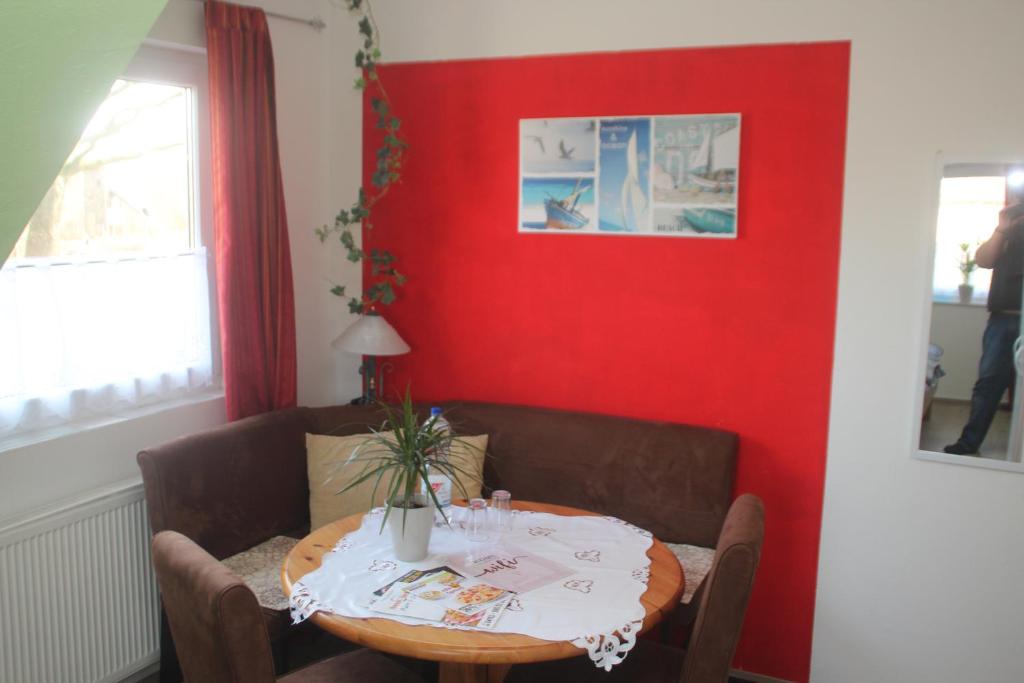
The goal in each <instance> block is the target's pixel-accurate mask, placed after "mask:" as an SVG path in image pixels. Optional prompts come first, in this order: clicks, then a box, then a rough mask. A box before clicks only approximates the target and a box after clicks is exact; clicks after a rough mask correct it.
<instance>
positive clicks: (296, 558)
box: [281, 501, 685, 683]
mask: <svg viewBox="0 0 1024 683" xmlns="http://www.w3.org/2000/svg"><path fill="white" fill-rule="evenodd" d="M513 507H515V508H517V509H520V510H533V511H535V512H549V513H552V514H556V515H566V516H577V515H593V514H594V513H592V512H587V511H585V510H578V509H576V508H571V507H565V506H562V505H550V504H546V503H529V502H520V501H517V502H515V503H514V504H513ZM362 518H363V515H361V514H358V515H352V516H350V517H346V518H344V519H340V520H338V521H336V522H332V523H331V524H328V525H327V526H324V527H321V528H319V529H317V530H316V531H314V532H313V533H311V534H310V535H309V536H306V537H305V538H304V539H302V540H301V541H299V543H298V545H296V546H295V547H294V548H293V549H292V551H291V552H290V553H288V557H286V558H285V561H284V565H283V566H282V568H281V585H282V586H283V587H284V592H285V594H286V595H291V590H292V584H293V583H295V582H296V581H298V580H299V579H301V578H302V577H303V576H305V575H306V574H308V573H309V572H311V571H313V570H314V569H317V568H318V567H319V566H320V560H321V558H322V557H323V555H324V554H325V553H327V552H328V551H329V550H330V549H331V548H333V547H334V545H335V543H337V542H338V540H339V539H340V538H341V537H342V536H344V535H345V534H348V533H350V532H352V531H355V530H356V529H358V528H359V525H360V522H361V521H362ZM653 540H654V543H653V545H652V546H651V548H650V549H649V550H648V551H647V555H648V556H649V557H650V558H651V575H650V580H649V582H648V584H647V591H646V592H645V593H644V594H643V595H642V596H641V597H640V602H641V603H642V604H643V606H644V609H645V611H646V614H645V615H644V623H643V629H642V630H643V631H647V630H649V629H651V628H652V627H653V626H654V625H655V624H657V623H658V622H660V621H661V620H662V619H663V618H664V617H665V616H666V615H667V614H668V613H669V612H671V611H672V609H673V608H674V607H675V606H676V605H678V604H679V598H680V596H681V595H682V594H683V587H684V585H685V583H684V577H683V571H682V568H681V567H680V566H679V562H678V561H677V560H676V558H675V555H673V554H672V552H671V551H670V550H669V549H668V548H666V547H665V544H663V543H662V542H661V541H659V540H658V539H653ZM310 619H311V620H312V621H313V622H314V623H316V625H317V626H319V627H320V628H322V629H324V630H325V631H328V632H329V633H333V634H334V635H336V636H338V637H340V638H344V639H345V640H349V641H351V642H353V643H358V644H360V645H364V646H366V647H369V648H373V649H374V650H381V651H383V652H390V653H392V654H396V655H403V656H406V657H414V658H416V659H427V660H432V661H436V662H440V663H441V677H440V681H441V683H456V682H458V683H471V682H472V683H485V682H486V683H500V682H501V681H502V680H504V678H505V674H506V673H507V672H508V669H509V668H510V667H511V666H512V665H513V664H522V663H526V662H541V661H547V660H552V659H567V658H569V657H575V656H577V655H580V654H582V653H583V652H584V650H582V649H580V648H578V647H576V646H575V645H573V644H572V643H569V642H567V641H552V640H540V639H538V638H532V637H530V636H524V635H520V634H518V633H485V632H481V631H457V630H454V629H446V628H438V627H436V626H427V625H423V626H410V625H408V624H402V623H400V622H397V621H392V620H390V619H385V618H373V619H361V618H356V617H342V616H338V615H337V614H330V613H327V612H316V613H314V614H313V616H312V617H310Z"/></svg>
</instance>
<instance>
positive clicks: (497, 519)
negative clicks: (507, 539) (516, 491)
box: [490, 489, 512, 534]
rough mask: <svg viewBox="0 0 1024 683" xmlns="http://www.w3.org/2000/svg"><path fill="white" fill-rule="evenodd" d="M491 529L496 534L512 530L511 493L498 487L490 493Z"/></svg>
mask: <svg viewBox="0 0 1024 683" xmlns="http://www.w3.org/2000/svg"><path fill="white" fill-rule="evenodd" d="M490 512H491V518H492V520H491V521H492V529H493V530H494V532H495V533H497V534H507V533H508V532H510V531H512V494H511V493H509V492H508V491H505V490H503V489H499V490H497V491H495V492H494V493H492V494H491V510H490Z"/></svg>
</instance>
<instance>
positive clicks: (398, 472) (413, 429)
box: [338, 390, 478, 562]
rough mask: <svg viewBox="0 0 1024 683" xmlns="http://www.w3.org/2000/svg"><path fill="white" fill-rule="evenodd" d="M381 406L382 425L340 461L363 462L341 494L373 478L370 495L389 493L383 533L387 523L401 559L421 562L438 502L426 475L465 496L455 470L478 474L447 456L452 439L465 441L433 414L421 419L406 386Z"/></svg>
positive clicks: (471, 477)
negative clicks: (396, 400) (397, 401)
mask: <svg viewBox="0 0 1024 683" xmlns="http://www.w3.org/2000/svg"><path fill="white" fill-rule="evenodd" d="M380 407H381V409H382V410H383V411H384V416H385V419H384V423H383V424H382V425H381V428H380V429H379V430H373V429H371V430H370V431H371V436H370V438H368V439H367V440H366V441H365V442H364V443H363V444H361V445H360V446H357V447H356V448H355V449H354V450H353V451H352V454H351V455H350V456H349V458H348V459H347V460H346V461H345V462H344V463H339V465H342V464H351V463H361V464H362V465H363V467H362V469H361V470H360V471H359V474H357V475H356V476H355V477H354V478H353V479H352V480H351V481H349V482H348V484H347V485H346V486H345V487H344V488H342V489H341V490H340V491H338V494H339V495H340V494H343V493H345V492H346V491H349V490H350V489H352V488H354V487H356V486H358V485H360V484H362V483H363V482H366V481H372V482H373V493H372V494H371V500H378V498H377V493H378V490H381V491H383V492H384V494H385V497H384V515H383V519H382V520H381V528H380V530H381V533H383V531H384V527H385V526H387V527H389V529H390V531H391V540H392V544H393V546H394V550H395V557H396V558H397V559H398V560H400V561H402V562H418V561H420V560H422V559H424V558H425V557H426V556H427V549H428V547H429V545H430V532H431V530H432V529H433V527H434V510H435V509H436V508H438V507H440V503H439V501H438V499H437V495H436V494H435V493H434V491H433V489H431V488H430V487H429V486H425V485H424V482H426V481H427V476H428V474H429V473H431V472H434V473H440V474H443V475H445V476H446V477H448V478H449V479H450V480H451V481H452V484H453V486H457V487H458V488H459V490H460V491H461V492H462V495H463V497H465V496H466V490H465V487H464V486H463V484H462V483H461V482H460V480H459V477H458V476H457V475H461V476H462V477H464V478H466V479H468V480H474V479H478V477H477V475H475V474H474V473H472V472H470V471H467V470H466V469H464V468H463V467H460V466H459V465H458V464H456V463H455V462H454V461H453V460H452V459H451V458H450V457H449V456H450V454H451V451H452V444H454V443H462V444H466V442H465V441H463V440H461V439H459V437H457V436H455V435H454V434H452V432H451V430H450V429H448V428H447V426H442V425H437V424H436V423H435V419H434V418H429V419H428V420H427V421H426V422H425V423H424V422H421V421H420V418H419V416H418V415H417V414H416V411H415V410H414V409H413V405H412V398H411V396H410V394H409V391H408V390H406V392H405V398H404V399H403V400H402V404H401V406H400V407H399V408H398V409H395V408H392V407H391V406H389V405H387V404H386V403H380ZM466 445H468V444H466Z"/></svg>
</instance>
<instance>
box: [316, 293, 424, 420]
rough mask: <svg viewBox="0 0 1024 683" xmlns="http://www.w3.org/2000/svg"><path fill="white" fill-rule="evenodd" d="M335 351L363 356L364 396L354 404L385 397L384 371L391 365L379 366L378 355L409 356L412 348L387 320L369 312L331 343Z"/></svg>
mask: <svg viewBox="0 0 1024 683" xmlns="http://www.w3.org/2000/svg"><path fill="white" fill-rule="evenodd" d="M331 346H332V347H334V348H339V349H342V350H343V351H348V352H349V353H358V354H360V355H361V356H363V364H362V365H361V366H360V368H359V374H361V375H362V376H363V395H362V396H361V397H360V398H358V399H356V400H355V401H353V403H373V402H375V401H376V400H377V399H378V398H379V397H381V396H383V395H384V370H385V366H388V365H390V363H383V364H378V363H377V356H400V355H402V354H403V353H409V350H410V349H409V345H408V344H406V343H405V340H404V339H402V337H401V336H400V335H399V334H398V332H396V331H395V328H393V327H392V326H391V324H390V323H388V321H387V320H385V319H384V317H383V316H382V315H381V314H380V313H377V312H376V311H369V312H367V313H366V314H365V315H361V316H359V320H357V321H355V322H354V323H352V324H351V325H349V326H348V328H347V329H346V330H345V331H344V332H342V333H341V335H339V336H338V338H337V339H335V340H334V341H332V342H331Z"/></svg>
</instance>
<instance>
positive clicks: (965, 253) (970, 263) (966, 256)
mask: <svg viewBox="0 0 1024 683" xmlns="http://www.w3.org/2000/svg"><path fill="white" fill-rule="evenodd" d="M977 268H978V264H977V262H976V261H975V260H974V248H973V247H971V245H970V244H969V243H967V242H961V244H960V275H961V276H962V277H963V282H962V283H961V284H960V286H959V287H958V288H957V291H958V292H959V293H960V303H962V304H969V303H971V298H972V297H973V296H974V285H972V284H971V275H972V274H973V273H974V271H975V270H976V269H977Z"/></svg>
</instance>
